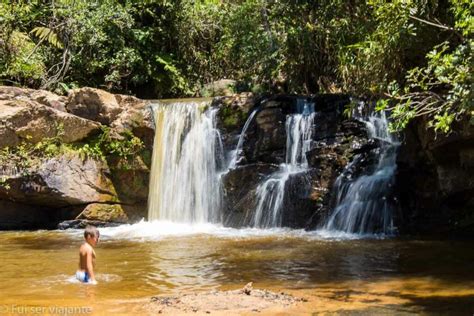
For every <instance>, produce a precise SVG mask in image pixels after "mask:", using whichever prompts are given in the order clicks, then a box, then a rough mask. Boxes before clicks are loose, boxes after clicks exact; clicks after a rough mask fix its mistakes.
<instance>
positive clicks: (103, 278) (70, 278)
mask: <svg viewBox="0 0 474 316" xmlns="http://www.w3.org/2000/svg"><path fill="white" fill-rule="evenodd" d="M96 279H97V281H98V282H107V283H111V282H120V281H121V280H122V277H121V276H119V275H117V274H107V273H98V274H96ZM57 284H81V282H79V280H78V279H77V278H76V276H75V275H70V274H58V275H55V276H52V277H48V278H46V279H40V280H36V281H35V283H34V284H33V286H51V285H57Z"/></svg>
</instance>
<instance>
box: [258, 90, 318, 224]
mask: <svg viewBox="0 0 474 316" xmlns="http://www.w3.org/2000/svg"><path fill="white" fill-rule="evenodd" d="M297 110H298V113H296V114H290V115H287V117H286V125H285V129H286V135H287V136H286V157H285V163H284V164H281V165H280V168H279V170H277V171H276V172H275V173H273V174H272V175H271V176H270V177H269V178H268V179H267V180H266V181H265V182H263V183H262V184H260V185H259V186H258V187H257V209H256V211H255V214H254V217H253V219H252V221H251V226H253V227H260V228H269V227H281V225H282V212H281V209H282V205H283V202H284V198H285V186H286V182H287V180H288V179H289V177H290V176H291V175H292V174H295V173H299V172H303V171H305V170H306V169H307V167H308V161H307V159H306V152H307V151H308V150H309V149H310V145H311V138H312V131H313V128H312V125H313V121H314V116H315V113H314V103H308V102H307V101H306V100H302V99H298V100H297Z"/></svg>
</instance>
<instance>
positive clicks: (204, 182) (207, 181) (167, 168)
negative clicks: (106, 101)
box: [148, 102, 223, 223]
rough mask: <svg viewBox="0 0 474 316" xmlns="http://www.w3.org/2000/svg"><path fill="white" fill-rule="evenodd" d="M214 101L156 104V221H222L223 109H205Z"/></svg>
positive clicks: (151, 207)
mask: <svg viewBox="0 0 474 316" xmlns="http://www.w3.org/2000/svg"><path fill="white" fill-rule="evenodd" d="M208 106H209V103H205V102H201V103H198V102H188V103H185V102H176V103H171V104H158V105H156V106H154V107H153V111H154V118H155V126H156V130H155V139H154V145H153V148H154V149H153V157H152V168H151V179H150V193H149V199H148V219H149V220H150V221H153V220H169V221H173V222H182V223H208V222H211V223H215V222H220V212H219V210H220V204H221V196H222V195H221V186H220V181H219V176H218V168H219V165H220V160H222V159H223V157H222V155H219V154H222V148H221V147H222V142H221V140H220V134H219V132H218V130H217V129H216V113H217V109H213V108H210V109H207V110H205V109H206V108H207V107H208Z"/></svg>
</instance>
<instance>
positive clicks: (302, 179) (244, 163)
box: [223, 95, 380, 228]
mask: <svg viewBox="0 0 474 316" xmlns="http://www.w3.org/2000/svg"><path fill="white" fill-rule="evenodd" d="M260 101H261V100H260ZM312 101H313V102H314V103H315V111H316V116H315V119H314V122H313V126H312V128H313V133H312V135H313V136H312V137H313V138H312V143H311V149H310V150H309V151H308V152H307V153H306V158H307V160H308V165H309V168H308V169H307V170H306V172H301V173H296V174H292V175H291V176H290V177H289V179H288V180H287V182H286V184H285V197H284V205H283V206H282V210H283V213H282V225H283V226H287V227H293V228H315V227H317V226H318V225H320V224H321V223H322V221H323V220H324V219H325V218H326V217H327V216H328V213H329V211H330V206H331V189H332V186H333V184H334V182H335V180H336V178H337V177H338V175H339V174H341V172H342V170H343V169H344V167H345V166H346V165H347V164H348V163H350V162H351V161H352V160H353V158H354V156H356V155H359V156H362V159H361V160H362V163H361V164H360V166H359V167H358V168H359V169H358V170H354V171H353V173H354V176H355V174H362V173H364V172H368V170H366V169H365V168H366V167H367V166H369V165H370V164H371V162H372V161H371V159H372V158H371V157H373V156H375V155H373V154H371V152H373V151H376V150H377V149H378V148H379V146H380V144H378V143H377V142H374V141H372V140H370V139H369V138H368V135H367V132H366V128H365V125H364V124H363V123H361V122H358V121H355V120H351V119H347V118H345V117H344V116H343V115H342V112H343V108H344V106H345V105H346V104H348V103H349V99H348V97H346V96H343V95H339V96H334V95H322V96H318V97H315V98H314V99H313V100H312ZM252 108H258V109H259V112H258V113H257V114H256V116H255V118H254V121H253V122H251V123H250V125H249V128H248V130H247V133H246V135H245V141H244V145H243V153H242V157H241V159H240V160H239V163H238V164H237V167H236V168H235V169H233V170H231V171H229V172H228V173H227V174H225V175H224V179H223V187H224V195H225V196H224V200H225V203H226V204H225V214H224V218H225V223H226V224H227V225H229V226H237V227H240V226H248V225H249V224H250V222H251V221H250V220H251V218H252V217H253V216H254V212H255V209H256V204H257V201H256V190H257V187H258V186H259V185H260V184H261V183H262V182H263V181H264V180H265V179H267V178H268V177H269V176H270V175H271V174H272V173H273V172H275V171H276V170H278V168H279V167H278V165H279V164H281V163H283V162H285V155H286V152H285V151H286V141H287V140H286V130H285V124H286V118H287V115H289V114H291V113H295V112H296V97H288V96H282V97H276V98H273V99H268V100H267V101H265V102H259V101H257V102H256V103H255V104H254V105H253V106H252ZM244 123H245V121H244V122H242V123H241V124H240V129H241V128H242V126H243V124H244ZM234 133H235V132H234ZM236 133H239V132H236ZM237 139H238V134H237V137H234V143H233V144H231V145H233V146H234V147H232V146H231V145H229V147H230V148H231V149H235V145H236V143H237ZM364 161H366V163H364Z"/></svg>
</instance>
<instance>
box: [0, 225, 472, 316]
mask: <svg viewBox="0 0 474 316" xmlns="http://www.w3.org/2000/svg"><path fill="white" fill-rule="evenodd" d="M354 237H355V236H351V235H344V234H342V235H339V236H337V235H329V234H326V233H324V232H304V231H300V230H285V229H271V230H258V229H240V230H237V229H230V228H223V227H220V226H214V225H210V224H209V225H208V224H206V225H185V224H183V225H180V224H172V223H169V222H155V223H146V222H143V223H138V224H135V225H124V226H119V227H115V228H102V229H101V240H100V242H99V244H98V246H97V248H96V253H97V267H96V270H97V273H98V280H99V284H98V285H97V286H88V285H82V284H79V283H77V282H76V281H75V280H74V278H73V274H74V272H75V270H76V268H77V261H78V247H79V245H80V243H81V242H82V231H80V230H67V231H34V232H27V231H13V232H0V258H1V262H2V267H1V269H0V280H1V283H0V302H1V303H0V305H1V310H0V313H2V312H3V313H7V314H8V313H11V314H14V313H17V314H25V313H22V312H21V311H22V310H21V309H20V308H31V307H73V306H76V307H78V306H82V307H88V308H90V310H91V311H93V312H96V313H101V312H107V313H115V314H117V313H130V312H143V313H145V312H146V308H145V305H146V304H145V303H147V302H149V299H150V297H151V296H153V295H157V294H170V295H172V294H176V293H179V292H191V291H205V290H211V289H235V288H241V287H242V286H244V285H245V284H246V283H247V282H251V281H252V282H254V287H258V288H267V289H271V290H274V291H280V290H285V291H289V292H290V293H293V294H294V295H299V296H304V297H307V298H309V302H308V303H306V304H303V306H302V307H300V308H299V309H297V310H293V311H289V314H292V313H294V312H297V313H301V314H306V313H312V312H322V313H324V312H338V311H341V310H342V309H345V310H346V311H345V313H350V312H351V311H352V312H353V313H366V312H373V313H377V314H379V313H388V314H405V313H406V314H411V313H427V314H432V313H433V314H446V313H449V314H467V315H472V313H473V312H474V264H473V262H474V251H473V248H472V242H470V241H437V240H413V239H403V240H402V239H383V238H370V239H369V238H366V239H355V238H354ZM144 304H145V305H144ZM15 308H16V309H15ZM47 311H49V312H50V313H51V314H54V313H55V310H47ZM30 312H31V310H30Z"/></svg>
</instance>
